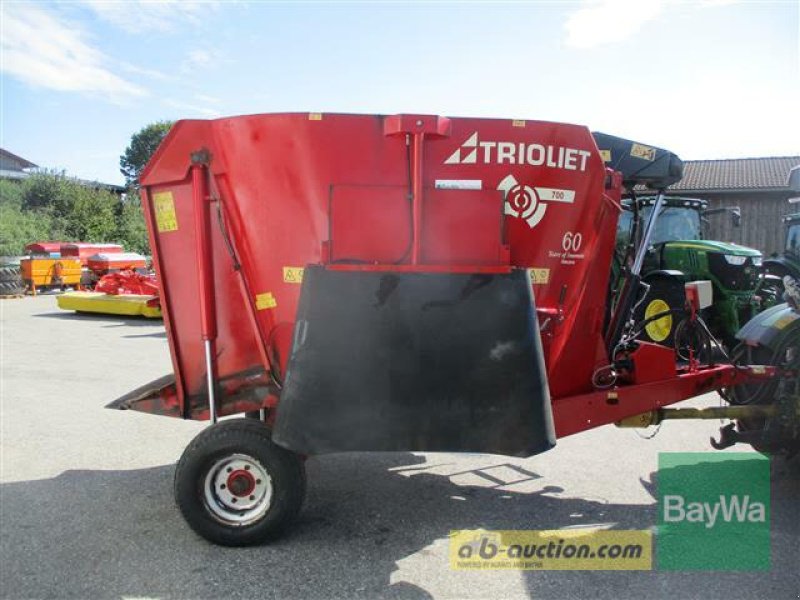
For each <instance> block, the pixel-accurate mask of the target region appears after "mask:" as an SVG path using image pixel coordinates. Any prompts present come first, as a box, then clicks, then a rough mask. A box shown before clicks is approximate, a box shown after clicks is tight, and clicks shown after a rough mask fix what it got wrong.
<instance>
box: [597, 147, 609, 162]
mask: <svg viewBox="0 0 800 600" xmlns="http://www.w3.org/2000/svg"><path fill="white" fill-rule="evenodd" d="M600 158H602V159H603V162H611V150H600Z"/></svg>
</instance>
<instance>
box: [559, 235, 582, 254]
mask: <svg viewBox="0 0 800 600" xmlns="http://www.w3.org/2000/svg"><path fill="white" fill-rule="evenodd" d="M582 243H583V236H582V235H581V234H580V233H573V232H571V231H568V232H567V233H565V234H564V237H563V238H561V247H562V248H563V249H564V252H577V251H578V250H580V249H581V244H582Z"/></svg>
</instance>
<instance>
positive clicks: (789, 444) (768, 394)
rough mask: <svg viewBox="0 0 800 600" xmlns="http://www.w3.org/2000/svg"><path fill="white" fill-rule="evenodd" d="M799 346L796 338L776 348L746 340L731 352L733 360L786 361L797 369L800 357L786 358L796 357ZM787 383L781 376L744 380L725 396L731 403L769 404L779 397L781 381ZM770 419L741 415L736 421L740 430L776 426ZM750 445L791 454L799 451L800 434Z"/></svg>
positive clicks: (776, 363)
mask: <svg viewBox="0 0 800 600" xmlns="http://www.w3.org/2000/svg"><path fill="white" fill-rule="evenodd" d="M797 349H798V344H797V340H796V339H795V340H791V339H790V340H785V341H784V342H783V343H782V344H780V345H779V346H778V347H776V348H768V347H766V346H763V345H758V346H748V345H747V344H745V343H744V342H743V343H741V344H740V345H739V346H737V347H736V348H735V349H734V351H733V353H732V355H731V362H732V363H733V364H741V365H772V366H780V365H784V366H786V367H787V368H789V369H792V370H795V371H796V370H797V368H798V367H800V360H798V358H794V359H793V360H790V361H788V362H787V361H786V359H787V358H788V357H790V356H795V357H797V356H798V353H797ZM792 351H793V352H792ZM789 363H791V364H789ZM785 384H786V381H781V380H779V379H778V378H774V379H771V380H765V381H764V382H759V383H751V384H741V385H737V386H734V387H733V388H729V389H728V390H727V394H726V395H725V397H726V398H727V400H728V401H729V402H730V403H731V404H734V405H739V406H741V405H753V404H759V405H769V404H773V403H775V402H778V401H779V400H778V398H779V396H780V395H781V389H782V385H785ZM792 386H793V387H796V383H793V384H792ZM783 389H785V388H783ZM795 393H796V392H795ZM795 418H796V417H795ZM771 421H773V420H771V419H763V418H747V419H739V420H738V421H737V422H736V428H737V429H738V430H739V431H740V432H759V431H765V430H770V429H774V428H775V424H774V423H773V422H771ZM750 445H751V446H752V447H753V449H754V450H756V451H757V452H762V453H764V454H773V455H780V454H788V455H792V454H795V453H797V452H798V451H800V438H798V437H797V434H796V430H795V436H794V437H793V438H791V439H789V438H788V437H787V438H786V439H784V440H782V441H766V442H764V443H752V444H750Z"/></svg>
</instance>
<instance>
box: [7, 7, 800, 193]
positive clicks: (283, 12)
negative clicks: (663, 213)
mask: <svg viewBox="0 0 800 600" xmlns="http://www.w3.org/2000/svg"><path fill="white" fill-rule="evenodd" d="M799 4H800V3H798V1H796V0H795V1H787V2H766V1H765V2H729V1H724V0H709V1H697V2H678V1H675V0H662V1H656V0H653V1H648V0H638V1H637V0H612V1H607V0H601V1H591V2H577V1H576V2H529V3H500V2H486V3H457V2H452V3H432V2H424V3H422V2H420V3H410V2H403V3H386V2H385V3H336V2H320V3H301V2H292V3H268V2H192V1H185V2H170V1H162V2H144V1H133V0H130V1H124V2H113V1H92V0H90V1H84V2H70V3H48V2H13V1H3V3H2V7H1V8H0V11H1V12H0V17H2V19H1V20H0V37H1V38H2V55H0V70H2V75H1V76H0V77H1V79H0V83H1V84H2V92H0V96H1V98H0V99H1V100H2V106H1V107H0V117H1V121H2V122H1V123H0V125H1V126H2V128H1V129H0V145H2V147H4V148H6V149H7V150H10V151H11V152H14V153H15V154H19V155H21V156H23V157H25V158H27V159H29V160H31V161H33V162H35V163H37V164H39V165H40V166H43V167H50V168H59V169H66V171H67V172H68V173H69V174H71V175H75V176H77V177H83V178H90V179H99V180H101V181H107V182H121V181H122V176H121V175H120V174H119V155H120V154H121V153H122V152H123V150H124V149H125V146H126V145H127V143H128V141H129V139H130V136H131V134H132V133H134V132H135V131H137V130H138V129H139V128H141V127H142V126H143V125H145V124H147V123H149V122H152V121H155V120H160V119H179V118H215V117H219V116H225V115H235V114H244V113H257V112H276V111H317V112H367V113H372V112H376V113H398V112H418V113H432V114H442V115H449V116H489V117H509V118H522V119H525V118H527V119H543V120H554V121H565V122H574V123H581V124H585V125H587V126H589V127H590V128H591V129H592V130H599V131H605V132H608V133H614V134H617V135H621V136H625V137H631V138H635V139H638V140H641V141H643V142H646V143H650V144H654V145H660V146H663V147H666V148H669V149H670V150H673V151H675V152H677V153H678V154H679V155H680V156H681V157H683V158H684V159H698V158H731V157H745V156H778V155H787V154H800V118H798V112H799V111H798V108H797V107H798V106H800V37H799V35H798V30H800V10H799V9H798V5H799Z"/></svg>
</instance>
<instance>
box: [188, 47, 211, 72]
mask: <svg viewBox="0 0 800 600" xmlns="http://www.w3.org/2000/svg"><path fill="white" fill-rule="evenodd" d="M219 60H220V58H219V54H218V53H217V51H216V50H214V49H211V48H195V49H194V50H190V51H189V53H188V54H187V55H186V59H185V60H184V61H183V63H182V64H181V70H182V71H184V72H190V71H194V70H196V69H207V68H210V67H213V66H215V65H217V64H218V63H219Z"/></svg>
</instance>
